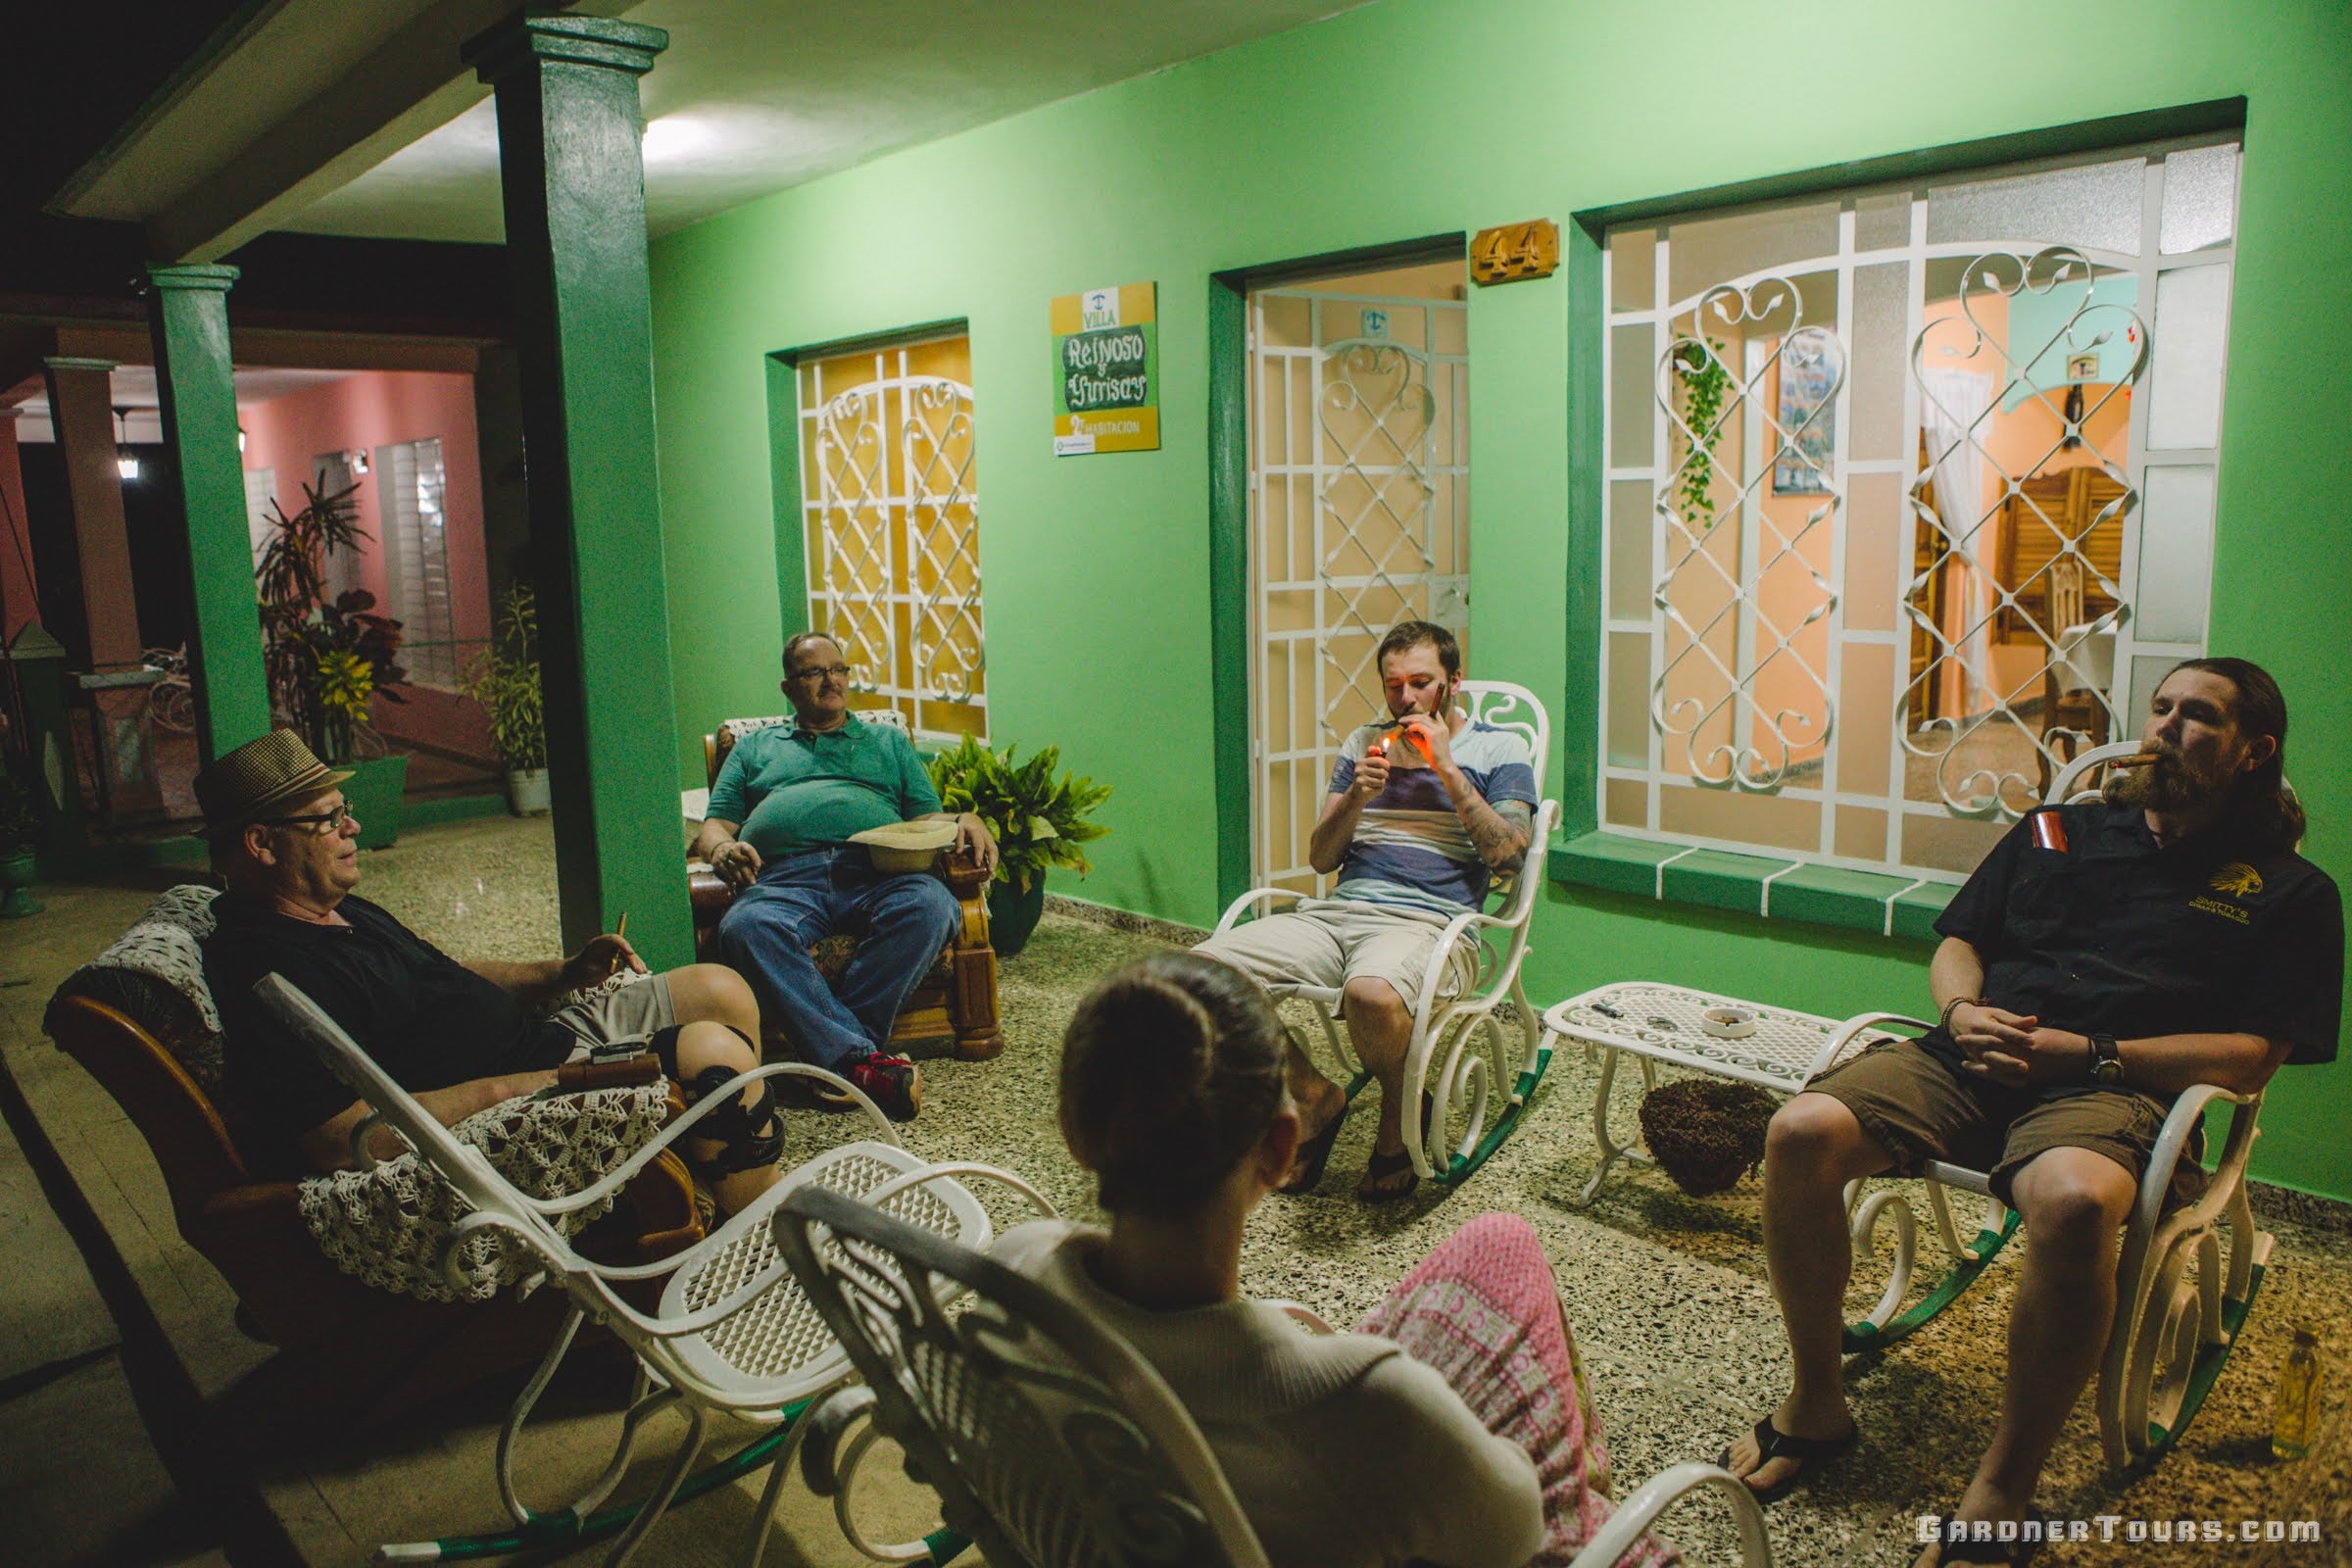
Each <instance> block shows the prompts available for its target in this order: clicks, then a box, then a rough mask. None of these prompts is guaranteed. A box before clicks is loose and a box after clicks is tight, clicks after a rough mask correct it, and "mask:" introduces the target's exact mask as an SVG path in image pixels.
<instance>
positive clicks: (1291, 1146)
mask: <svg viewBox="0 0 2352 1568" xmlns="http://www.w3.org/2000/svg"><path fill="white" fill-rule="evenodd" d="M1285 1044H1286V1038H1285V1035H1284V1032H1283V1028H1282V1024H1281V1022H1280V1020H1279V1019H1278V1018H1277V1017H1276V1016H1275V1013H1274V1008H1273V1005H1272V1003H1270V1002H1269V1001H1268V1000H1267V998H1266V995H1265V993H1264V992H1262V991H1260V990H1259V989H1258V987H1257V985H1256V983H1255V982H1254V981H1252V980H1250V979H1249V978H1248V977H1246V976H1244V975H1243V974H1242V973H1241V972H1240V971H1238V970H1235V969H1232V968H1229V967H1227V966H1226V965H1224V964H1221V963H1216V962H1213V961H1211V960H1209V959H1206V958H1201V957H1197V956H1194V955H1192V954H1185V953H1168V954H1157V955H1154V956H1151V957H1147V958H1142V959H1139V960H1137V961H1135V962H1133V963H1130V964H1127V965H1126V966H1124V967H1122V968H1120V969H1118V970H1115V971H1113V972H1112V973H1111V974H1110V975H1109V976H1107V977H1106V978H1104V979H1103V982H1102V983H1101V984H1100V985H1098V986H1097V987H1096V988H1095V989H1094V991H1093V993H1092V994H1090V995H1089V996H1088V997H1087V999H1086V1000H1085V1001H1084V1002H1083V1003H1081V1004H1079V1006H1078V1011H1077V1014H1076V1015H1075V1016H1074V1017H1073V1018H1072V1019H1071V1021H1070V1027H1069V1031H1068V1033H1067V1034H1066V1035H1065V1036H1064V1037H1063V1041H1062V1055H1061V1106H1060V1117H1061V1130H1062V1137H1063V1139H1064V1140H1065V1141H1066V1142H1067V1143H1068V1145H1069V1148H1070V1152H1071V1153H1072V1154H1073V1155H1074V1156H1075V1157H1076V1158H1077V1160H1078V1162H1079V1163H1080V1164H1082V1165H1084V1166H1085V1167H1086V1168H1087V1169H1088V1170H1090V1171H1092V1172H1094V1174H1095V1177H1096V1180H1097V1183H1098V1184H1099V1196H1100V1199H1101V1202H1102V1205H1103V1209H1104V1211H1105V1212H1107V1213H1108V1214H1109V1216H1110V1229H1109V1230H1108V1231H1107V1232H1105V1231H1101V1230H1095V1229H1092V1228H1088V1227H1081V1226H1074V1225H1071V1224H1069V1223H1067V1222H1064V1221H1059V1220H1045V1221H1039V1222H1036V1223H1034V1224H1028V1225H1023V1226H1020V1227H1018V1228H1017V1229H1015V1230H1013V1231H1010V1232H1008V1233H1007V1234H1006V1235H1005V1237H1004V1239H1003V1240H1002V1241H1001V1242H1000V1243H999V1244H998V1246H997V1251H996V1255H997V1257H998V1258H999V1260H1000V1261H1003V1262H1005V1263H1007V1264H1009V1265H1010V1266H1011V1267H1013V1268H1016V1269H1019V1270H1020V1271H1021V1272H1023V1273H1025V1274H1028V1275H1030V1276H1031V1277H1033V1278H1035V1279H1037V1280H1039V1281H1040V1282H1041V1283H1043V1284H1045V1285H1046V1286H1047V1287H1048V1288H1050V1289H1052V1290H1054V1292H1055V1293H1056V1294H1058V1295H1060V1296H1062V1297H1064V1298H1066V1299H1071V1300H1074V1301H1076V1302H1078V1303H1079V1304H1080V1305H1082V1306H1084V1307H1086V1308H1087V1309H1088V1310H1089V1311H1091V1312H1093V1313H1094V1314H1095V1315H1096V1316H1097V1317H1098V1318H1100V1319H1101V1320H1102V1321H1103V1322H1104V1323H1106V1324H1108V1325H1109V1326H1110V1327H1111V1328H1113V1329H1115V1330H1117V1331H1118V1333H1119V1334H1120V1335H1121V1336H1123V1337H1124V1338H1125V1339H1126V1340H1127V1341H1128V1343H1129V1344H1131V1345H1133V1346H1134V1347H1135V1348H1136V1349H1137V1350H1138V1351H1139V1352H1140V1353H1141V1354H1142V1355H1143V1356H1144V1357H1145V1358H1146V1359H1147V1360H1149V1361H1151V1362H1152V1365H1153V1366H1155V1367H1156V1368H1157V1369H1158V1371H1159V1373H1160V1375H1161V1376H1162V1377H1164V1378H1165V1379H1166V1380H1167V1382H1168V1385H1169V1387H1171V1388H1172V1389H1173V1390H1174V1391H1175V1392H1176V1394H1177V1396H1178V1397H1180V1398H1182V1399H1183V1400H1184V1402H1185V1405H1186V1407H1187V1408H1188V1409H1189V1410H1191V1412H1192V1415H1193V1419H1194V1420H1195V1421H1196V1422H1198V1423H1199V1425H1200V1427H1201V1434H1202V1435H1203V1436H1204V1437H1205V1438H1206V1439H1207V1440H1208V1444H1209V1446H1210V1447H1211V1448H1212V1449H1214V1450H1215V1452H1216V1455H1217V1459H1218V1462H1219V1463H1220V1464H1221V1465H1222V1466H1223V1468H1224V1471H1225V1476H1226V1479H1227V1481H1228V1482H1230V1483H1231V1484H1232V1486H1233V1489H1234V1493H1235V1495H1236V1496H1237V1497H1239V1499H1240V1500H1241V1504H1242V1507H1243V1510H1244V1511H1245V1512H1246V1513H1247V1514H1248V1515H1249V1516H1250V1522H1251V1524H1252V1525H1253V1526H1255V1528H1256V1530H1257V1534H1258V1538H1259V1540H1260V1541H1261V1542H1262V1543H1263V1544H1264V1545H1265V1548H1266V1554H1267V1556H1268V1558H1269V1559H1271V1561H1272V1562H1273V1563H1274V1564H1275V1565H1276V1568H1392V1565H1400V1564H1405V1563H1427V1564H1436V1565H1443V1568H1519V1565H1521V1564H1564V1563H1566V1562H1567V1561H1568V1560H1569V1559H1570V1558H1571V1557H1572V1556H1574V1555H1575V1552H1576V1548H1577V1547H1578V1546H1579V1545H1580V1544H1582V1543H1584V1542H1585V1541H1586V1540H1587V1539H1589V1538H1590V1537H1591V1535H1592V1533H1593V1531H1594V1530H1595V1529H1597V1528H1598V1527H1599V1525H1600V1523H1601V1522H1602V1521H1603V1520H1605V1519H1606V1518H1607V1517H1608V1515H1609V1504H1608V1502H1607V1500H1606V1495H1605V1494H1606V1488H1607V1479H1606V1470H1607V1460H1606V1457H1605V1454H1604V1451H1603V1449H1602V1446H1601V1441H1600V1429H1599V1425H1598V1423H1597V1421H1596V1420H1595V1418H1594V1417H1593V1414H1592V1412H1591V1409H1590V1401H1589V1400H1588V1399H1587V1397H1586V1396H1585V1390H1584V1387H1583V1376H1582V1372H1581V1369H1580V1368H1579V1367H1578V1365H1577V1360H1576V1350H1575V1345H1574V1342H1573V1341H1572V1340H1571V1339H1570V1338H1569V1334H1568V1327H1567V1324H1566V1322H1565V1321H1564V1320H1563V1319H1562V1318H1561V1315H1560V1307H1559V1297H1558V1293H1557V1288H1556V1285H1555V1283H1554V1281H1553V1279H1552V1275H1551V1268H1550V1265H1549V1264H1548V1263H1547V1262H1546V1261H1545V1259H1544V1253H1543V1250H1542V1249H1541V1247H1540V1246H1539V1245H1538V1243H1537V1241H1536V1237H1535V1233H1534V1232H1533V1231H1532V1230H1530V1229H1529V1228H1528V1226H1527V1224H1526V1222H1525V1221H1523V1220H1520V1219H1518V1218H1517V1217H1516V1216H1511V1215H1503V1214H1487V1215H1482V1216H1480V1217H1479V1218H1477V1219H1475V1220H1472V1221H1471V1222H1470V1223H1469V1224H1468V1225H1465V1226H1464V1227H1463V1228H1462V1229H1461V1230H1460V1231H1458V1232H1456V1233H1455V1234H1454V1236H1453V1237H1452V1238H1451V1239H1450V1240H1448V1241H1446V1243H1445V1244H1444V1245H1443V1246H1441V1247H1440V1248H1439V1249H1438V1250H1436V1251H1435V1252H1433V1253H1431V1254H1430V1255H1429V1257H1428V1258H1426V1259H1424V1260H1423V1261H1422V1263H1421V1264H1420V1266H1419V1267H1417V1268H1415V1269H1414V1270H1413V1271H1412V1272H1411V1273H1410V1274H1409V1275H1407V1276H1406V1277H1405V1279H1404V1282H1403V1283H1402V1284H1400V1285H1398V1286H1397V1289H1396V1290H1394V1291H1392V1292H1391V1293H1390V1294H1389V1297H1388V1299H1387V1300H1385V1301H1383V1302H1382V1303H1381V1304H1380V1306H1379V1307H1377V1308H1376V1309H1375V1310H1374V1311H1373V1313H1372V1314H1371V1316H1370V1317H1368V1318H1366V1319H1365V1320H1364V1322H1363V1323H1362V1324H1361V1325H1360V1326H1359V1327H1358V1329H1357V1331H1356V1332H1355V1333H1352V1334H1334V1335H1329V1336H1313V1335H1308V1334H1305V1333H1302V1332H1301V1331H1300V1330H1299V1326H1298V1325H1297V1324H1296V1323H1294V1322H1292V1321H1291V1319H1290V1318H1289V1317H1288V1316H1287V1315H1286V1314H1285V1313H1284V1312H1283V1311H1282V1310H1281V1309H1280V1308H1279V1307H1276V1306H1273V1305H1271V1304H1268V1303H1264V1302H1258V1301H1252V1300H1250V1299H1249V1298H1247V1297H1245V1296H1243V1295H1242V1289H1241V1261H1242V1231H1243V1227H1244V1225H1245V1224H1246V1222H1247V1221H1248V1219H1249V1216H1250V1210H1251V1209H1252V1208H1254V1207H1255V1206H1256V1205H1257V1202H1258V1201H1259V1200H1260V1199H1262V1198H1264V1197H1265V1196H1266V1194H1267V1193H1269V1192H1271V1191H1273V1190H1274V1188H1275V1187H1276V1186H1277V1185H1278V1184H1279V1183H1280V1182H1281V1181H1282V1180H1283V1178H1284V1176H1285V1175H1286V1174H1288V1172H1289V1170H1290V1166H1291V1159H1292V1156H1293V1154H1294V1153H1296V1152H1297V1150H1298V1147H1299V1116H1298V1112H1297V1110H1296V1109H1295V1108H1294V1107H1293V1106H1292V1104H1291V1103H1290V1101H1289V1099H1288V1097H1287V1095H1286V1092H1285V1089H1284V1062H1285ZM1678 1560H1679V1559H1678V1558H1677V1556H1676V1554H1675V1553H1674V1552H1673V1551H1672V1550H1671V1549H1669V1548H1666V1547H1663V1546H1660V1545H1658V1544H1655V1543H1653V1542H1650V1541H1648V1540H1646V1539H1645V1540H1644V1541H1643V1542H1642V1544H1641V1545H1640V1546H1639V1547H1637V1549H1636V1550H1635V1551H1634V1552H1633V1553H1631V1554H1629V1555H1628V1556H1627V1558H1626V1559H1625V1561H1626V1562H1627V1563H1629V1564H1642V1565H1662V1564H1670V1563H1673V1562H1676V1561H1678Z"/></svg>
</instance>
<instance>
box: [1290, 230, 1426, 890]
mask: <svg viewBox="0 0 2352 1568" xmlns="http://www.w3.org/2000/svg"><path fill="white" fill-rule="evenodd" d="M1463 278H1464V267H1463V264H1462V263H1460V262H1458V261H1455V262H1446V263H1439V264H1432V265H1429V266H1425V267H1418V268H1412V269H1407V270H1391V271H1385V272H1380V273H1374V274H1364V275H1359V276H1355V277H1348V278H1338V279H1333V280H1331V281H1328V282H1324V283H1316V284H1304V285H1296V286H1290V287H1284V288H1267V289H1258V290H1254V291H1252V292H1251V294H1250V650H1251V660H1252V664H1253V668H1252V670H1251V679H1250V786H1251V793H1252V800H1251V803H1250V820H1251V834H1250V855H1251V873H1252V881H1253V882H1254V883H1255V884H1256V885H1258V886H1269V885H1270V886H1274V887H1286V888H1293V889H1296V890H1298V891H1299V892H1305V893H1316V892H1322V891H1325V889H1326V886H1327V884H1328V881H1329V879H1328V878H1326V877H1320V876H1317V875H1316V874H1315V872H1314V870H1313V868H1312V867H1311V866H1309V865H1308V863H1307V840H1308V838H1309V836H1310V835H1311V834H1312V832H1313V830H1314V824H1315V817H1316V815H1317V813H1318V812H1319V811H1320V810H1321V809H1322V803H1323V797H1324V793H1325V786H1326V785H1327V784H1328V783H1329V782H1330V778H1331V769H1332V764H1333V762H1334V761H1335V760H1336V759H1337V758H1338V755H1339V748H1340V743H1341V741H1342V740H1344V739H1345V738H1346V737H1347V735H1348V731H1350V730H1352V729H1354V728H1355V727H1356V726H1357V725H1359V724H1362V723H1364V722H1365V721H1367V720H1368V719H1370V718H1372V717H1374V716H1375V715H1376V714H1378V713H1380V712H1382V711H1385V710H1384V708H1383V705H1382V701H1381V689H1380V670H1379V668H1378V667H1377V665H1376V664H1375V662H1374V653H1375V651H1376V650H1377V649H1378V647H1379V644H1380V639H1381V636H1382V634H1383V633H1385V632H1386V631H1387V630H1388V629H1389V628H1390V627H1391V626H1393V625H1395V624H1396V623H1397V621H1399V620H1405V619H1421V620H1432V621H1436V622H1437V623H1439V624H1440V625H1444V626H1447V627H1450V628H1451V629H1452V630H1453V632H1454V634H1455V635H1456V636H1457V637H1461V638H1462V640H1463V644H1464V647H1465V650H1466V649H1467V646H1468V637H1467V630H1468V625H1469V613H1470V604H1469V580H1470V579H1469V572H1470V529H1469V522H1470V494H1469V469H1470V429H1469V414H1470V410H1469V326H1468V309H1467V307H1466V306H1465V305H1464V304H1463V302H1462V293H1463Z"/></svg>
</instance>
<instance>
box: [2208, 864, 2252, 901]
mask: <svg viewBox="0 0 2352 1568" xmlns="http://www.w3.org/2000/svg"><path fill="white" fill-rule="evenodd" d="M2205 885H2206V886H2207V887H2209V888H2211V889H2213V891H2214V892H2216V893H2219V894H2222V895H2224V896H2226V897H2229V898H2232V899H2242V898H2246V897H2249V896H2250V895H2252V894H2256V893H2260V892H2261V891H2262V873H2261V872H2260V871H2257V870H2255V869H2254V868H2253V867H2252V866H2250V865H2248V864H2247V863H2246V862H2245V861H2243V860H2231V861H2230V862H2229V864H2228V865H2225V866H2223V867H2222V868H2221V869H2220V870H2219V871H2216V872H2214V873H2213V879H2212V880H2211V881H2209V882H2207V883H2206V884H2205Z"/></svg>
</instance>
